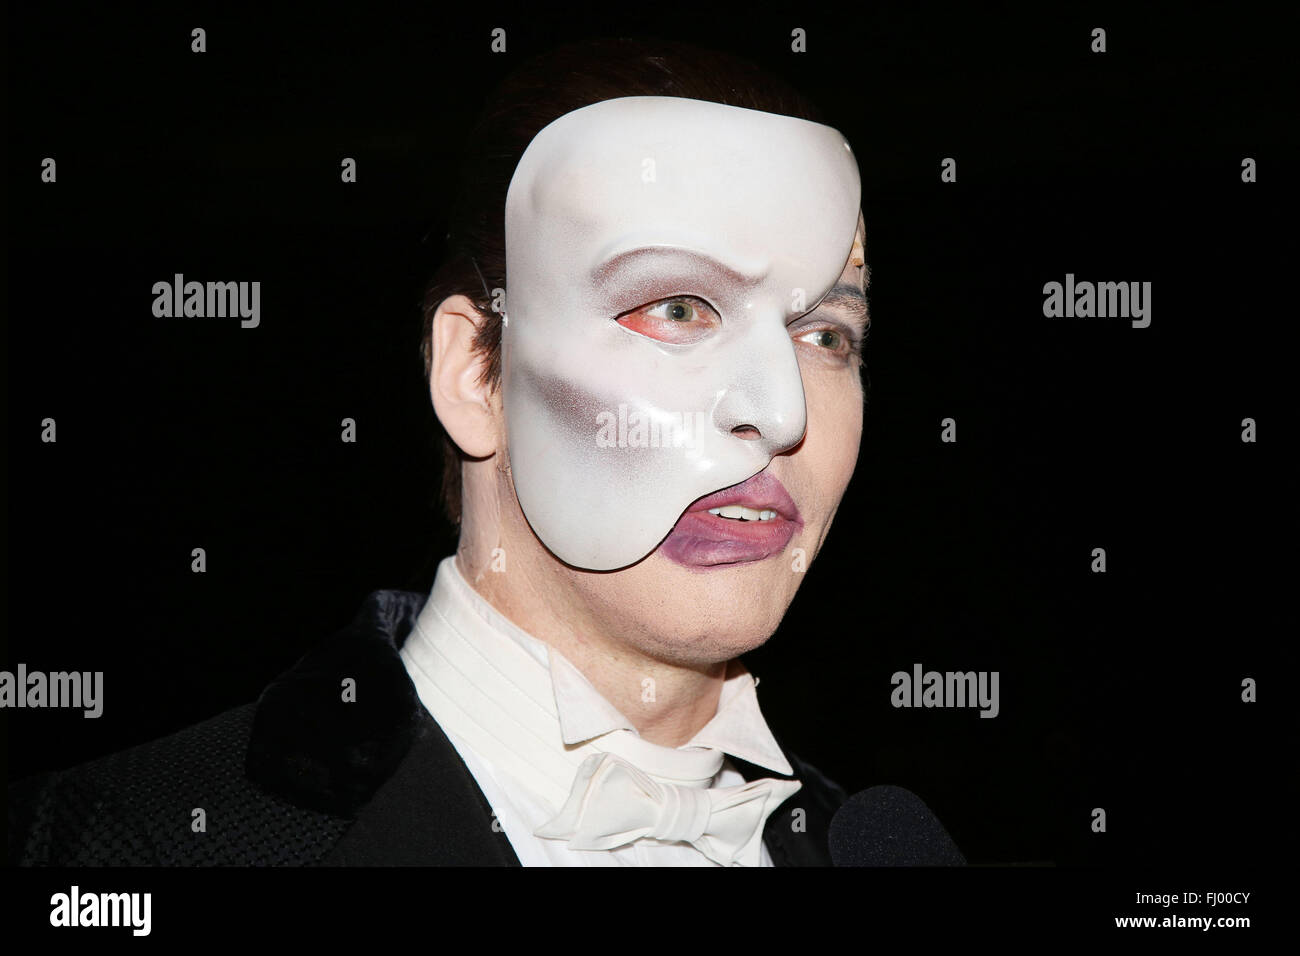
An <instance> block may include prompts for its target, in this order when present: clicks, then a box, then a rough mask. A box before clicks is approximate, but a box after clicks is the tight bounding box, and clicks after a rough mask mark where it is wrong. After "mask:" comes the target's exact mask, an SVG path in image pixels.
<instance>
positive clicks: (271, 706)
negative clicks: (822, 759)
mask: <svg viewBox="0 0 1300 956" xmlns="http://www.w3.org/2000/svg"><path fill="white" fill-rule="evenodd" d="M425 600H426V595H422V594H419V593H417V592H414V591H392V590H388V591H375V592H373V593H372V594H371V595H370V596H369V597H368V598H366V601H365V603H364V604H363V605H362V607H361V610H360V611H359V612H358V613H357V615H356V617H355V619H354V620H353V621H352V623H351V624H349V625H348V626H347V627H346V628H344V629H343V630H341V631H339V632H337V633H336V634H334V635H333V636H332V637H330V638H329V639H328V640H327V641H325V642H324V643H322V644H321V645H320V646H318V647H316V648H313V649H312V650H311V651H310V652H309V653H308V654H307V655H305V656H304V657H303V658H302V659H301V660H300V661H299V662H298V663H297V664H296V665H294V667H293V668H292V669H290V670H289V671H288V672H286V673H285V674H283V675H282V676H281V677H279V678H278V679H276V680H275V681H274V682H272V683H271V684H270V685H269V686H268V687H267V688H266V690H265V691H263V693H262V696H261V697H260V698H259V700H258V702H257V709H256V711H255V713H254V717H253V728H252V733H251V737H250V740H249V746H248V754H247V758H246V761H245V771H246V773H247V775H248V777H249V779H250V780H252V781H253V782H254V783H256V784H257V785H258V786H260V787H261V788H262V789H264V790H266V791H268V792H270V793H274V794H276V795H278V796H280V797H282V798H284V799H286V800H288V801H290V802H291V803H293V804H295V805H297V806H301V807H305V808H308V809H311V810H316V811H319V812H323V813H328V814H330V815H333V816H339V817H346V818H351V819H353V820H354V823H353V824H352V826H351V827H349V828H348V830H347V832H345V833H344V835H343V837H342V838H341V839H340V841H339V842H338V843H337V844H336V845H335V847H334V848H333V850H332V851H331V852H330V853H329V854H328V855H327V857H326V858H325V859H324V860H323V861H322V862H323V863H324V865H341V866H365V865H379V866H394V865H398V866H400V865H427V866H458V865H469V866H475V865H477V866H518V865H519V859H518V857H517V856H516V855H515V853H514V850H513V849H512V848H511V846H510V841H509V838H508V837H507V836H506V835H505V833H504V832H503V831H501V830H500V829H499V828H494V826H493V817H492V810H491V807H490V805H489V804H488V801H487V799H486V797H484V796H483V792H482V791H481V790H480V789H479V786H478V784H477V782H476V781H475V780H474V777H473V775H472V774H471V773H470V772H469V768H468V767H466V766H465V763H464V761H463V760H461V758H460V755H459V754H458V753H457V752H456V749H455V747H453V746H452V744H451V742H450V741H449V740H448V739H447V736H446V734H444V733H443V731H442V728H441V727H439V726H438V724H437V722H436V721H435V720H434V719H433V718H432V717H431V716H430V715H429V712H428V711H427V710H426V709H425V708H424V705H423V704H422V703H421V702H420V699H419V697H418V695H417V694H416V692H415V685H414V684H412V683H411V679H410V677H409V676H407V673H406V668H405V667H404V666H403V664H402V659H401V658H400V657H399V656H398V653H397V652H398V650H399V648H401V646H402V644H403V643H404V642H405V640H406V636H407V634H409V633H410V631H411V628H412V627H413V626H414V624H415V619H416V617H417V616H418V615H419V613H420V609H421V608H422V607H423V606H424V601H425ZM348 679H351V680H352V681H354V682H355V685H354V686H355V700H352V701H348V700H345V699H344V681H345V680H348ZM778 742H779V741H778ZM782 750H783V751H784V752H785V755H786V758H787V759H788V760H789V761H790V765H791V767H793V768H794V771H795V774H794V778H798V779H799V780H802V781H803V787H802V788H800V790H799V792H797V793H795V794H794V795H793V796H791V797H790V798H789V799H788V800H787V801H786V802H785V803H783V804H782V805H781V806H780V807H778V808H777V809H776V810H774V811H773V812H772V814H771V815H770V816H769V817H768V820H767V824H766V828H765V830H764V832H763V838H764V842H765V843H766V844H767V848H768V851H769V853H770V854H771V855H772V861H773V863H775V864H776V865H777V866H829V865H830V863H831V861H830V856H829V852H828V850H827V842H826V841H827V834H828V832H829V826H830V817H831V815H832V814H833V813H834V812H835V809H836V808H838V807H839V806H840V804H842V803H843V802H844V800H845V799H846V797H845V794H844V791H843V790H841V789H840V788H839V787H838V786H836V785H835V784H834V783H833V782H831V781H830V780H828V779H827V778H826V777H824V776H823V775H822V774H821V773H820V772H819V771H818V770H817V769H816V768H815V767H812V766H811V765H808V764H805V763H803V762H802V761H800V760H799V759H798V758H797V757H795V756H794V755H793V754H791V753H790V752H789V751H788V750H785V748H784V745H782ZM732 762H733V763H734V764H735V766H736V769H737V770H739V771H740V773H741V775H742V776H744V777H745V779H746V780H754V779H758V778H760V777H772V776H781V775H779V774H774V773H773V772H772V771H770V770H768V769H766V768H764V767H758V766H755V765H754V764H751V763H748V762H746V761H743V760H739V759H736V758H732ZM786 779H793V778H791V777H787V778H786ZM798 811H803V812H802V813H799V812H798Z"/></svg>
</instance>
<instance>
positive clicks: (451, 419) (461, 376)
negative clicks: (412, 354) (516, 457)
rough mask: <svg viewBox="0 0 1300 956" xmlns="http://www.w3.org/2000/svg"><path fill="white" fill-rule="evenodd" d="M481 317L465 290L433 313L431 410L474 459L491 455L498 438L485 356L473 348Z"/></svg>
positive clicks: (448, 299) (495, 414)
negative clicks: (486, 373) (486, 377)
mask: <svg viewBox="0 0 1300 956" xmlns="http://www.w3.org/2000/svg"><path fill="white" fill-rule="evenodd" d="M482 322H483V316H482V315H481V314H480V313H479V311H478V310H477V309H476V308H474V303H473V302H471V301H470V300H469V298H468V297H467V296H463V295H449V296H447V298H445V299H443V300H442V302H441V303H439V305H438V309H437V311H436V312H434V313H433V335H432V339H433V362H432V368H431V370H430V372H429V394H430V396H431V397H432V398H433V410H434V412H435V413H437V415H438V420H439V421H440V422H442V427H443V428H445V429H447V434H448V435H450V436H451V440H452V441H454V442H455V443H456V445H457V447H458V448H460V450H461V451H463V452H464V453H465V454H466V455H469V456H470V457H471V458H486V457H487V456H488V455H491V454H493V453H494V452H495V451H496V450H497V439H498V437H499V434H498V418H497V412H496V408H495V407H494V404H493V401H492V399H493V392H492V389H491V388H489V386H488V384H487V383H486V382H485V381H483V378H484V377H485V376H484V373H485V371H486V369H487V357H486V356H485V355H483V354H481V353H480V352H478V351H476V350H475V348H474V336H475V334H476V333H477V332H478V329H479V325H480V323H482Z"/></svg>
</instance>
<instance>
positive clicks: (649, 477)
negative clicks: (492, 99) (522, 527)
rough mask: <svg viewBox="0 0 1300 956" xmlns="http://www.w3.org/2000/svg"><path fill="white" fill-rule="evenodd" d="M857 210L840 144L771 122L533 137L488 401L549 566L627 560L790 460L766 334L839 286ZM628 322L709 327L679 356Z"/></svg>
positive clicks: (644, 99) (793, 414)
mask: <svg viewBox="0 0 1300 956" xmlns="http://www.w3.org/2000/svg"><path fill="white" fill-rule="evenodd" d="M859 199H860V184H859V180H858V167H857V162H856V160H855V159H854V157H853V154H852V151H851V150H850V149H849V145H848V143H847V142H845V140H844V136H843V135H842V134H841V133H839V132H838V131H836V130H834V129H832V128H831V127H829V126H824V125H821V124H819V123H812V122H808V121H807V120H802V119H796V118H794V117H790V116H781V115H777V114H774V113H764V112H759V111H756V110H748V109H742V108H740V107H735V106H724V105H721V104H718V103H711V102H705V101H701V100H691V99H684V98H680V97H664V96H631V97H623V98H620V99H613V100H604V101H602V102H599V103H594V104H592V105H590V106H586V107H583V108H582V109H578V110H574V111H573V112H571V113H568V114H566V115H564V116H561V117H560V118H559V119H557V120H555V121H554V122H553V123H551V124H550V125H549V126H547V127H545V128H544V129H542V131H541V132H539V133H538V134H537V136H536V137H535V138H534V139H533V141H532V142H531V143H530V144H529V146H528V148H527V149H526V150H525V151H524V154H523V156H522V157H521V158H520V160H519V165H518V167H517V168H516V169H515V173H514V176H513V178H512V179H511V181H510V189H509V192H508V194H507V197H506V209H505V229H506V232H505V235H506V284H507V289H506V307H505V310H504V311H505V316H506V319H505V329H504V331H503V337H502V350H503V351H502V363H503V364H502V375H503V382H502V385H503V402H504V406H505V416H506V435H507V446H508V449H509V453H510V462H511V467H512V470H513V476H514V483H515V491H516V494H517V495H518V497H519V503H520V505H521V506H522V508H523V512H524V515H525V517H527V519H528V522H529V524H530V525H531V526H532V528H533V531H534V532H535V533H536V534H537V536H538V538H540V539H541V541H542V543H543V544H545V545H546V546H547V547H548V548H549V549H550V550H551V551H552V552H553V553H554V554H555V555H556V556H557V557H558V558H560V559H561V560H562V561H565V562H567V563H568V564H571V565H574V566H576V567H579V568H586V569H590V570H595V571H608V570H613V569H615V568H621V567H625V566H627V565H629V564H633V563H635V562H637V561H639V560H641V559H642V558H644V557H645V556H646V555H647V554H649V553H650V552H652V551H654V550H655V547H656V546H657V545H658V544H659V543H660V542H661V541H662V540H663V539H664V537H665V536H666V535H667V534H668V533H669V532H670V531H671V530H672V529H673V526H674V524H675V523H676V522H677V519H678V518H679V517H680V516H681V515H682V513H683V511H685V510H686V508H687V507H688V506H689V505H690V504H691V503H692V502H693V501H695V500H696V499H698V498H701V497H702V496H704V495H706V494H709V493H710V492H714V491H717V490H719V489H722V488H725V487H728V486H730V485H734V484H736V483H738V482H741V481H744V480H745V479H746V478H749V477H750V476H751V475H755V474H757V473H758V472H760V471H762V470H763V469H764V468H766V467H767V465H768V463H769V462H770V461H771V459H772V457H773V456H774V455H776V454H778V453H780V452H781V451H784V450H786V449H788V448H790V447H792V446H793V445H795V444H797V443H798V442H799V440H800V439H801V438H802V437H803V434H804V427H805V424H806V413H805V407H804V395H803V382H802V380H801V378H800V375H799V365H798V361H797V359H796V355H795V345H794V342H793V341H792V339H791V338H790V334H789V333H788V332H787V330H786V325H787V323H788V322H789V321H790V320H791V319H792V318H794V317H795V316H797V315H802V314H803V313H805V312H808V311H810V310H811V309H813V308H814V307H815V306H816V305H817V304H818V303H819V301H820V300H821V298H822V297H823V296H824V295H825V294H826V293H827V292H828V291H829V290H830V288H831V286H832V285H834V284H835V282H836V280H837V279H838V278H839V277H840V274H841V273H842V271H843V269H844V265H845V263H846V262H847V261H848V257H849V253H850V250H851V248H852V246H853V240H854V236H855V234H856V231H857V221H858V207H859ZM677 297H690V298H689V299H687V303H686V307H683V305H681V304H676V305H667V306H666V305H665V304H664V303H663V300H665V299H667V300H672V301H673V302H678V299H677ZM699 300H703V302H704V303H706V304H707V306H708V307H711V308H710V309H703V308H702V307H700V306H699ZM692 305H694V308H691V306H692ZM648 306H655V308H656V309H657V310H662V309H664V308H668V309H673V310H675V311H674V314H673V315H671V316H666V317H664V316H656V317H655V319H654V320H652V321H653V322H656V323H659V324H661V325H662V324H665V323H666V324H668V325H669V326H670V327H672V322H674V321H680V318H679V317H680V316H683V315H690V314H694V309H695V308H698V309H700V310H701V311H700V315H701V316H703V315H706V314H707V315H709V316H712V317H713V325H712V327H711V328H708V329H705V330H704V332H702V333H700V334H697V335H694V340H692V341H688V342H685V343H683V342H682V341H680V340H678V341H664V340H660V339H658V338H652V337H650V336H649V335H648V334H643V333H642V332H641V331H634V330H633V329H631V328H629V327H627V326H625V325H624V324H620V322H618V321H616V319H618V318H619V317H620V316H623V315H624V314H625V313H628V312H631V311H633V310H638V309H641V307H648ZM714 313H716V315H714ZM717 317H720V319H721V321H720V323H718V322H717V321H716V319H717ZM670 320H671V321H670ZM703 324H705V325H707V323H703ZM696 325H697V326H701V323H697V324H696ZM685 327H686V326H683V328H685ZM643 328H644V327H643ZM687 337H688V338H689V337H691V336H687ZM742 426H749V427H750V428H752V429H756V430H757V433H758V434H757V435H754V433H753V432H752V431H748V430H743V431H737V430H738V429H741V428H742Z"/></svg>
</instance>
